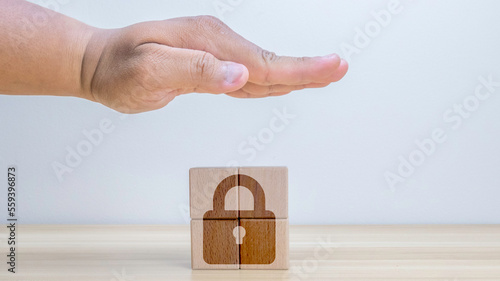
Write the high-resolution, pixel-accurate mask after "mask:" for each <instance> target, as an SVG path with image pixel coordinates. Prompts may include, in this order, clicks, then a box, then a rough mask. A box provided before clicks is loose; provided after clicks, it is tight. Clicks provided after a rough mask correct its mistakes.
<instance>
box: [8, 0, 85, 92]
mask: <svg viewBox="0 0 500 281" xmlns="http://www.w3.org/2000/svg"><path fill="white" fill-rule="evenodd" d="M0 6H1V7H2V8H1V10H0V93H1V94H11V95H57V96H78V97H86V95H87V94H85V93H86V91H83V90H82V82H81V76H82V75H81V72H82V61H83V59H84V54H85V50H86V47H87V45H88V42H89V40H90V38H91V37H92V35H93V33H94V32H95V28H93V27H90V26H87V25H85V24H83V23H81V22H79V21H77V20H74V19H72V18H69V17H66V16H64V15H61V14H59V13H56V12H53V11H51V10H49V9H45V8H42V7H40V6H37V5H34V4H31V3H28V2H25V1H22V0H0Z"/></svg>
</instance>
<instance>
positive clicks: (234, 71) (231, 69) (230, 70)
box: [224, 62, 244, 84]
mask: <svg viewBox="0 0 500 281" xmlns="http://www.w3.org/2000/svg"><path fill="white" fill-rule="evenodd" d="M224 68H225V71H226V74H225V75H226V76H225V80H226V82H227V83H229V84H233V83H234V82H236V81H238V80H239V79H240V78H241V76H242V75H243V72H244V69H243V66H242V65H241V64H237V63H232V62H227V63H226V64H225V66H224Z"/></svg>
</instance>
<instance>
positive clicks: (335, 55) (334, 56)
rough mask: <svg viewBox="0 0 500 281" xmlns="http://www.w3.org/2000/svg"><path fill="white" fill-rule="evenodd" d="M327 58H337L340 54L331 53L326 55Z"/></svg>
mask: <svg viewBox="0 0 500 281" xmlns="http://www.w3.org/2000/svg"><path fill="white" fill-rule="evenodd" d="M324 58H325V59H334V58H335V59H336V58H340V57H339V55H337V54H329V55H326V56H324Z"/></svg>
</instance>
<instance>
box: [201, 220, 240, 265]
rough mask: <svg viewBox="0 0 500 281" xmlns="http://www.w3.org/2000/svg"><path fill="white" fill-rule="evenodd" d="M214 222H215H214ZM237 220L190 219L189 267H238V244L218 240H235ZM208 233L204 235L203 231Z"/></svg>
mask: <svg viewBox="0 0 500 281" xmlns="http://www.w3.org/2000/svg"><path fill="white" fill-rule="evenodd" d="M214 222H216V223H214ZM238 223H239V222H238V220H237V219H235V220H191V267H192V268H193V269H238V268H239V266H240V265H239V262H240V259H239V245H238V244H236V243H234V244H229V243H225V244H224V246H223V247H221V244H220V243H219V242H220V241H219V240H224V239H226V240H227V239H230V240H235V239H236V238H237V237H234V236H233V235H234V234H233V229H234V228H235V227H237V226H238ZM204 232H205V233H208V234H209V237H206V235H205V233H204ZM214 261H220V263H218V264H217V263H214Z"/></svg>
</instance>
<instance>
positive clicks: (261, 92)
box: [242, 82, 306, 96]
mask: <svg viewBox="0 0 500 281" xmlns="http://www.w3.org/2000/svg"><path fill="white" fill-rule="evenodd" d="M305 87H306V86H305V85H280V84H278V85H269V86H262V85H258V84H255V83H251V82H248V83H246V84H245V86H243V88H242V90H244V91H245V92H247V93H249V94H251V95H254V96H269V94H272V93H276V92H291V91H297V90H302V89H304V88H305Z"/></svg>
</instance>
